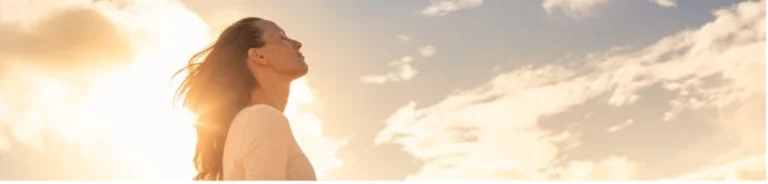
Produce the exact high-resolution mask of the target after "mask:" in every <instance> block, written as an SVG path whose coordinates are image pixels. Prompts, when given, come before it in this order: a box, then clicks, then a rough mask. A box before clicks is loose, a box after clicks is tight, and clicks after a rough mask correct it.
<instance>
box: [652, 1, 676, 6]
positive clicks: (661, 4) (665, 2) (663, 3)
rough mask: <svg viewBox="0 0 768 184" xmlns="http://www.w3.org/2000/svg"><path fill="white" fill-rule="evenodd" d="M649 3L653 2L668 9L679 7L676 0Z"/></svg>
mask: <svg viewBox="0 0 768 184" xmlns="http://www.w3.org/2000/svg"><path fill="white" fill-rule="evenodd" d="M649 1H651V2H653V3H656V4H658V5H659V6H662V7H667V8H671V7H676V6H677V2H676V0H649Z"/></svg>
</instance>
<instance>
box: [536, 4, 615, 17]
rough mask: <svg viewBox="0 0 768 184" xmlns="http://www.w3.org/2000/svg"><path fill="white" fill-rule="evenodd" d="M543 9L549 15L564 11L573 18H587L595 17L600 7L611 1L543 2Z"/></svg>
mask: <svg viewBox="0 0 768 184" xmlns="http://www.w3.org/2000/svg"><path fill="white" fill-rule="evenodd" d="M543 1H544V2H543V3H542V4H541V7H542V8H544V10H545V11H547V13H548V14H552V12H554V11H556V10H560V11H562V12H563V13H564V14H566V15H568V16H571V17H576V18H579V17H585V16H592V15H594V13H595V12H594V11H595V9H596V8H598V7H599V6H602V5H605V4H607V3H608V2H610V1H611V0H543Z"/></svg>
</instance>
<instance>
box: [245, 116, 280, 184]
mask: <svg viewBox="0 0 768 184" xmlns="http://www.w3.org/2000/svg"><path fill="white" fill-rule="evenodd" d="M246 113H248V118H245V119H246V120H247V121H248V122H246V123H247V125H246V126H245V127H246V128H247V130H245V131H244V134H245V137H252V139H251V141H250V143H249V144H247V146H246V147H244V149H243V151H242V153H241V157H240V162H241V164H242V166H243V169H244V170H245V173H244V174H245V179H246V180H285V179H287V178H286V169H287V166H288V165H287V163H288V155H289V151H290V148H291V141H292V140H293V139H292V137H293V135H292V133H291V129H290V124H289V123H288V119H287V118H285V116H284V115H283V114H282V113H281V112H280V111H277V110H276V109H274V108H272V107H269V106H266V105H257V106H253V107H249V108H248V109H246Z"/></svg>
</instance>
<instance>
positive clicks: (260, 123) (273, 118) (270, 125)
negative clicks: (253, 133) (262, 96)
mask: <svg viewBox="0 0 768 184" xmlns="http://www.w3.org/2000/svg"><path fill="white" fill-rule="evenodd" d="M232 123H233V124H234V123H241V124H244V126H241V127H244V128H258V129H265V128H267V129H277V128H287V127H288V126H289V124H288V118H286V117H285V115H283V113H282V112H280V111H279V110H277V109H275V108H274V107H272V106H269V105H264V104H257V105H253V106H250V107H246V108H244V109H243V110H241V111H240V112H239V113H238V114H237V116H236V117H235V119H234V121H233V122H232Z"/></svg>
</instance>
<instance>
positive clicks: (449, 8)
mask: <svg viewBox="0 0 768 184" xmlns="http://www.w3.org/2000/svg"><path fill="white" fill-rule="evenodd" d="M481 5H483V0H436V1H432V4H431V5H429V6H427V7H426V8H424V9H422V10H421V14H423V15H426V16H445V15H448V14H450V13H453V12H456V11H459V10H462V9H468V8H477V7H480V6H481Z"/></svg>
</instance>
